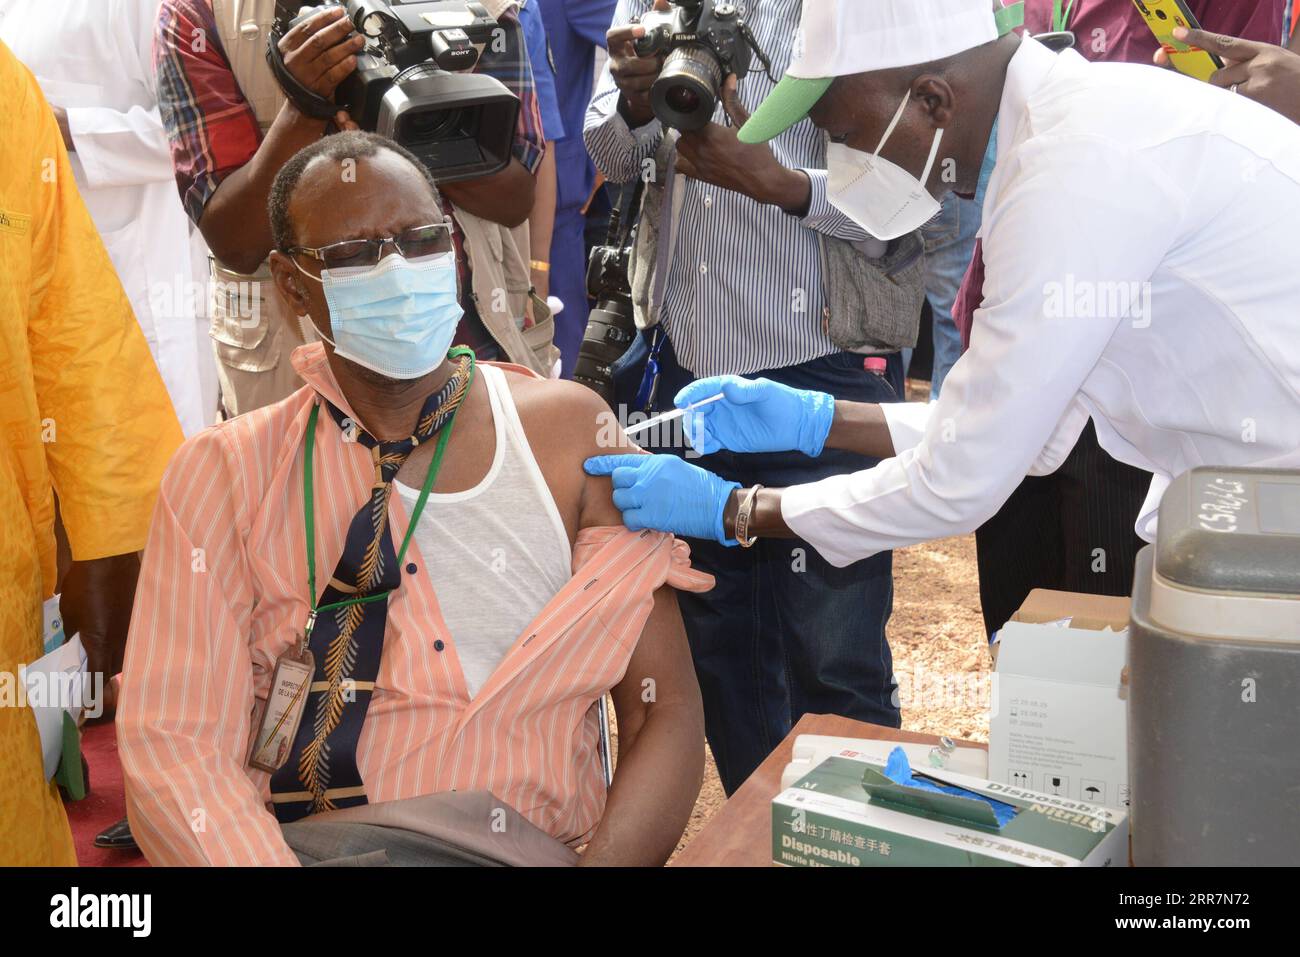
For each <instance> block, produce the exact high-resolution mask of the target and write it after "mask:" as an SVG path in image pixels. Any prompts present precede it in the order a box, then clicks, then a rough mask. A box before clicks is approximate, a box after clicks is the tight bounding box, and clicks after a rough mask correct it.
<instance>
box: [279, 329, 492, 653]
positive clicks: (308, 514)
mask: <svg viewBox="0 0 1300 957" xmlns="http://www.w3.org/2000/svg"><path fill="white" fill-rule="evenodd" d="M452 354H453V355H458V354H461V351H460V350H459V349H455V350H452ZM473 384H474V360H473V358H472V357H471V358H470V366H469V382H468V383H466V385H465V394H466V396H468V395H469V389H470V386H472V385H473ZM459 411H460V409H459V408H458V409H456V410H455V411H454V412H452V414H451V418H450V419H448V420H447V424H446V425H445V426H444V427H443V429H442V434H441V435H439V436H438V444H437V446H436V447H435V448H434V450H433V461H432V462H430V463H429V474H428V475H426V476H425V477H424V487H423V488H422V489H420V497H419V498H418V499H416V502H415V508H414V510H412V512H411V520H410V522H409V523H408V524H407V526H406V537H405V538H403V539H402V548H401V550H400V551H399V552H398V553H397V567H398V569H399V570H400V569H401V567H402V559H403V558H405V557H406V549H407V548H408V547H409V546H410V544H411V536H412V534H414V532H415V526H416V525H417V524H419V522H420V515H421V513H423V512H424V503H425V502H426V501H428V499H429V492H430V491H431V490H432V489H433V483H434V482H436V481H437V479H438V470H439V468H441V467H442V455H443V453H444V452H446V451H447V443H448V442H449V441H450V440H451V429H452V426H454V425H455V424H456V412H459ZM319 416H320V403H319V402H317V403H315V404H314V405H313V406H312V407H311V416H310V417H309V418H308V419H307V442H306V444H305V446H304V448H303V453H302V512H303V523H304V524H305V525H306V526H307V590H308V596H309V600H310V602H311V611H310V613H309V614H308V615H307V627H306V628H305V629H304V630H303V636H302V642H303V645H304V646H305V645H306V643H307V642H308V641H309V640H310V638H311V631H312V629H313V628H314V627H316V616H317V615H319V614H320V613H321V612H325V611H335V610H337V609H339V608H350V607H351V606H353V605H368V604H370V603H371V602H374V601H380V600H381V599H385V598H387V597H388V596H389V595H391V594H392V593H393V591H395V590H396V589H392V590H389V591H383V592H379V593H378V594H376V595H366V596H365V597H364V598H345V599H343V600H342V601H335V602H330V604H328V605H320V606H318V605H317V604H316V518H315V512H316V501H315V496H314V494H313V492H312V488H313V486H314V484H315V482H314V481H313V477H314V474H315V473H314V469H313V465H312V463H313V460H314V458H315V455H314V453H315V449H316V420H317V418H319Z"/></svg>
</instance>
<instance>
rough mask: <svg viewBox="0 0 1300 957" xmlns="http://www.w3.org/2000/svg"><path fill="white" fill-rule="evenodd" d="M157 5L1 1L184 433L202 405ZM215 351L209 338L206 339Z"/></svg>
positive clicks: (12, 41) (144, 0) (2, 23)
mask: <svg viewBox="0 0 1300 957" xmlns="http://www.w3.org/2000/svg"><path fill="white" fill-rule="evenodd" d="M157 14H158V0H56V2H50V0H0V40H3V41H4V42H5V43H6V44H7V45H8V46H9V48H10V49H11V50H12V51H13V52H14V55H15V56H16V57H18V59H19V60H21V61H22V62H23V63H24V64H25V65H26V66H27V68H28V69H29V70H31V71H32V73H33V74H34V75H35V77H36V81H37V82H38V83H39V84H40V87H41V90H42V92H44V94H45V98H46V99H47V100H48V101H49V103H50V105H51V106H52V107H54V110H55V114H56V115H57V116H58V119H59V126H60V128H61V129H62V131H63V138H64V144H65V145H66V146H67V149H68V159H69V160H70V161H71V164H72V170H73V175H74V176H75V177H76V180H77V188H78V190H79V192H80V193H81V197H82V199H83V200H84V201H85V203H86V208H87V209H88V210H89V211H90V215H91V218H92V219H93V220H94V222H95V226H96V228H97V229H98V230H99V234H100V237H101V238H102V239H103V241H104V246H105V247H106V248H107V250H108V255H109V258H110V259H111V260H112V262H113V266H114V268H115V269H116V271H117V275H118V278H119V279H120V280H121V282H122V286H123V288H124V289H125V290H126V294H127V298H128V299H130V301H131V307H132V309H133V310H134V311H135V316H136V319H137V320H138V321H139V323H140V328H141V329H142V330H143V331H144V336H145V339H146V340H147V341H148V343H149V349H150V351H151V352H152V353H153V357H154V362H156V363H157V365H158V371H159V372H160V373H161V374H162V378H163V382H164V383H165V384H166V386H167V393H168V395H169V396H170V397H171V400H172V405H173V406H174V407H175V410H176V417H177V418H178V419H179V420H180V423H181V428H182V429H183V430H184V432H185V434H186V435H187V436H188V435H192V434H193V433H194V432H196V431H198V430H199V429H201V428H203V427H204V426H205V425H208V424H209V423H210V422H211V420H212V417H213V415H212V414H209V412H211V413H215V408H214V409H212V410H207V409H205V408H204V405H203V401H202V399H201V390H200V365H199V364H200V362H203V361H208V362H211V358H210V357H209V356H207V355H206V351H201V350H200V337H199V329H198V324H197V321H196V319H195V306H196V303H197V302H200V301H202V297H203V296H204V295H205V294H204V292H203V291H202V286H200V285H197V284H196V280H195V274H194V270H193V264H192V259H191V256H190V238H189V221H188V220H187V219H186V217H185V210H184V208H183V207H182V206H181V204H180V201H179V200H178V199H177V198H176V182H175V179H174V178H173V174H172V165H171V152H170V149H169V147H168V144H167V137H166V135H165V134H164V132H163V124H162V119H161V118H160V116H159V113H158V96H157V93H156V89H157V88H156V86H155V83H154V70H153V55H152V49H153V33H154V21H155V20H156V19H157ZM204 344H205V345H206V342H205V343H204Z"/></svg>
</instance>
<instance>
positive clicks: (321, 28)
mask: <svg viewBox="0 0 1300 957" xmlns="http://www.w3.org/2000/svg"><path fill="white" fill-rule="evenodd" d="M364 45H365V38H364V37H362V36H361V34H359V33H357V32H356V31H355V30H353V29H352V21H351V20H349V19H348V18H347V14H346V11H344V9H343V8H342V7H327V8H326V9H324V10H322V11H321V12H320V13H317V14H315V15H314V16H312V17H309V18H308V19H306V20H304V21H303V22H302V23H300V24H298V25H297V26H296V27H294V28H293V29H292V30H290V31H289V32H288V33H286V34H285V35H284V36H283V37H281V38H280V54H281V56H283V57H284V65H285V67H286V68H287V69H288V71H289V72H290V73H291V74H292V75H293V78H294V79H296V80H297V81H298V82H299V83H301V84H302V85H303V86H305V87H306V88H307V89H309V90H311V91H312V92H313V93H315V94H317V95H318V96H323V97H325V98H326V99H329V98H330V97H332V96H333V95H334V90H335V88H336V87H338V85H339V84H340V83H342V82H343V80H344V79H345V78H346V77H347V76H348V75H349V74H350V73H351V72H352V71H353V70H355V69H356V68H357V57H356V55H357V53H359V52H360V50H361V48H362V47H363V46H364Z"/></svg>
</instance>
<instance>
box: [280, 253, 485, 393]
mask: <svg viewBox="0 0 1300 957" xmlns="http://www.w3.org/2000/svg"><path fill="white" fill-rule="evenodd" d="M294 265H297V263H295V264H294ZM298 269H299V271H300V272H302V274H303V275H304V276H311V278H312V279H315V278H316V277H315V276H312V275H311V273H309V272H307V271H306V270H305V269H303V268H302V267H301V266H298ZM318 281H319V282H320V283H321V284H322V285H323V286H324V287H325V301H326V303H328V304H329V309H330V328H331V330H332V331H333V333H334V338H333V339H332V340H329V339H326V341H327V342H329V344H330V345H331V346H333V347H334V352H335V354H336V355H338V356H341V357H342V358H344V359H348V360H350V361H352V362H355V363H356V364H357V365H359V366H364V367H365V368H367V369H370V370H371V371H373V372H378V373H379V374H380V375H383V376H387V377H388V378H390V379H418V378H419V377H420V376H422V375H426V374H428V373H430V372H432V371H433V370H434V369H436V368H437V367H438V365H439V364H440V363H441V362H442V361H443V359H445V358H446V357H447V350H448V349H450V348H451V342H452V339H453V338H454V337H455V335H456V326H457V324H458V323H459V322H460V320H461V317H462V316H463V315H464V313H463V312H462V310H461V308H460V303H459V301H458V299H457V294H456V292H457V291H456V257H455V254H454V253H450V252H448V253H443V254H441V255H437V256H429V257H425V258H421V259H416V260H409V259H405V258H403V257H402V256H401V255H400V254H397V253H394V254H391V255H388V256H385V257H384V258H383V259H381V260H380V261H379V262H378V263H376V264H375V265H373V266H347V267H344V268H341V269H325V270H322V271H321V274H320V279H319V280H318ZM312 328H313V330H314V331H315V332H316V333H317V334H318V335H320V337H321V338H322V339H324V338H325V336H324V334H323V333H321V332H320V329H319V327H317V326H316V325H315V323H312Z"/></svg>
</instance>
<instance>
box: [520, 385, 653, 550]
mask: <svg viewBox="0 0 1300 957" xmlns="http://www.w3.org/2000/svg"><path fill="white" fill-rule="evenodd" d="M505 371H506V381H507V382H508V383H509V385H510V394H511V396H512V397H513V398H514V400H515V408H516V409H517V410H518V412H519V422H520V424H521V425H522V426H523V427H524V435H525V436H527V438H528V444H529V445H530V446H531V447H532V450H533V455H534V457H535V458H536V459H537V463H538V465H539V467H540V468H541V469H542V472H543V474H544V475H545V476H546V480H547V484H548V485H549V486H550V488H551V493H552V494H553V495H554V496H555V497H556V500H557V501H560V500H564V499H567V500H569V501H571V502H572V503H573V505H574V507H575V508H576V509H577V514H578V520H577V523H576V527H577V528H588V527H592V526H603V525H621V524H622V522H623V519H622V514H621V513H620V512H619V511H618V509H616V508H615V507H614V504H613V502H612V501H611V498H610V495H611V491H612V490H611V487H610V481H609V479H608V478H607V477H593V476H590V475H587V474H586V472H584V471H583V469H582V465H583V462H585V461H586V460H587V459H588V458H590V457H591V456H593V455H602V454H608V453H620V452H636V451H638V449H637V448H636V446H634V445H633V444H632V443H631V442H630V441H629V440H628V438H627V437H626V436H625V435H624V434H623V428H622V426H621V425H620V424H619V421H618V417H617V416H616V415H615V414H614V413H613V411H611V410H610V408H609V406H608V405H606V404H605V400H604V399H602V398H601V397H600V396H598V395H597V394H596V393H594V392H592V391H591V390H590V389H588V388H587V387H586V386H584V385H579V384H578V383H576V382H566V381H562V380H558V379H541V378H537V377H532V376H526V375H521V374H519V373H517V372H511V371H510V370H505Z"/></svg>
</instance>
